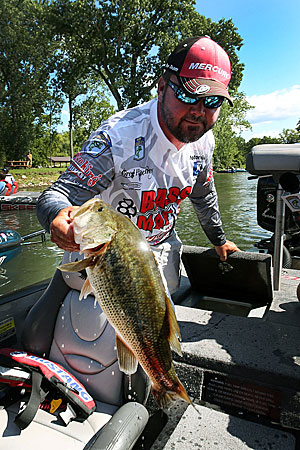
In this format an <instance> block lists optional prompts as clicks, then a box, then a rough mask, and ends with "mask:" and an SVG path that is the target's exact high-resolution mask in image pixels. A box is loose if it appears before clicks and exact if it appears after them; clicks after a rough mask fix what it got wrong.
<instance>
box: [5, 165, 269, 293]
mask: <svg viewBox="0 0 300 450" xmlns="http://www.w3.org/2000/svg"><path fill="white" fill-rule="evenodd" d="M248 176H249V174H248V173H245V172H240V173H234V174H225V173H224V174H223V173H222V174H215V182H216V187H217V191H218V196H219V205H220V210H221V215H222V220H223V225H224V229H225V232H226V235H227V239H229V240H231V241H234V242H235V243H236V244H237V245H238V247H239V248H240V249H241V250H249V249H250V248H251V247H253V244H254V243H255V242H257V241H259V240H260V239H262V238H266V237H268V236H270V233H268V232H266V231H265V230H263V229H262V228H261V227H259V226H258V225H257V221H256V187H257V181H256V180H248ZM5 229H13V230H16V231H18V232H19V233H20V234H21V236H24V235H26V234H29V233H32V232H34V231H37V230H40V229H41V225H40V224H39V222H38V220H37V218H36V215H35V211H30V210H29V211H27V210H24V211H0V230H5ZM176 229H177V231H178V234H179V236H180V238H181V240H182V241H183V243H184V244H187V245H200V246H204V247H209V246H211V244H210V242H209V240H208V239H207V238H206V236H205V234H204V233H203V231H202V229H201V227H200V225H199V222H198V220H197V217H196V215H195V213H194V210H193V207H192V205H191V203H190V201H189V200H185V201H183V202H182V203H181V213H180V216H179V219H178V222H177V226H176ZM31 242H33V243H30V244H27V243H25V244H23V245H22V246H21V249H20V252H19V253H18V255H17V256H15V257H14V258H12V259H11V260H10V261H8V262H7V263H5V264H3V265H2V266H0V296H2V295H4V294H6V293H9V292H12V291H14V290H17V289H20V288H23V287H25V286H27V285H29V284H32V283H36V282H39V281H42V280H44V279H46V278H50V277H51V276H52V275H53V273H54V271H55V268H56V266H57V265H58V264H59V263H60V261H61V258H62V255H63V251H62V250H60V249H59V248H58V247H57V246H56V245H54V244H53V243H52V242H51V241H50V239H49V235H48V234H47V235H46V242H43V243H42V242H41V239H40V238H34V239H32V241H31Z"/></svg>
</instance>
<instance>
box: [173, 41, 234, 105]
mask: <svg viewBox="0 0 300 450" xmlns="http://www.w3.org/2000/svg"><path fill="white" fill-rule="evenodd" d="M165 67H166V68H167V69H169V70H171V71H172V72H174V73H175V74H176V75H177V77H178V80H179V82H180V84H181V86H182V87H183V89H184V90H185V91H186V92H187V93H189V94H193V95H200V96H205V95H206V96H207V95H220V96H223V97H226V98H227V99H228V101H229V103H230V104H232V99H231V98H230V95H229V93H228V90H227V87H228V83H229V81H230V78H231V65H230V60H229V57H228V55H227V53H226V52H225V50H224V49H223V48H222V47H221V46H220V45H219V44H217V43H216V42H215V41H213V40H212V39H210V38H209V37H208V36H205V37H199V36H197V37H191V38H188V39H185V40H184V41H183V42H181V43H180V44H179V45H178V46H177V47H176V48H175V50H174V51H173V52H172V53H171V55H170V56H169V58H168V61H167V63H166V66H165Z"/></svg>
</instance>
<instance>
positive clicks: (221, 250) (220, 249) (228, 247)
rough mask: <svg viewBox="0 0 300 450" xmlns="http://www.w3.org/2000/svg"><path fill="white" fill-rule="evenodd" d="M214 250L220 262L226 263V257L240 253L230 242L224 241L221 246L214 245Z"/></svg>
mask: <svg viewBox="0 0 300 450" xmlns="http://www.w3.org/2000/svg"><path fill="white" fill-rule="evenodd" d="M215 249H216V252H217V254H218V256H219V258H220V260H221V261H222V262H224V261H226V259H227V255H230V254H231V253H234V252H240V251H241V250H240V249H239V248H238V247H237V246H236V245H235V243H234V242H231V241H226V242H225V244H223V245H215Z"/></svg>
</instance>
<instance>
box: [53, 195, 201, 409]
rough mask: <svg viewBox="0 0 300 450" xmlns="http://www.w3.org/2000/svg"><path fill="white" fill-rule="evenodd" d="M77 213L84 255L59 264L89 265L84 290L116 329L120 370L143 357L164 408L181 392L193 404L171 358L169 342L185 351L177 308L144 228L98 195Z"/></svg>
mask: <svg viewBox="0 0 300 450" xmlns="http://www.w3.org/2000/svg"><path fill="white" fill-rule="evenodd" d="M72 216H73V226H74V236H75V240H76V242H77V243H78V244H80V248H81V250H82V251H83V252H84V255H85V259H84V260H82V261H78V262H75V263H70V264H65V265H63V266H60V268H61V270H66V271H79V270H82V269H83V268H85V269H86V271H87V275H88V278H87V281H86V283H85V285H84V286H83V289H82V293H81V295H82V296H84V297H86V296H87V295H88V294H89V293H91V292H92V293H93V294H94V295H95V298H96V299H97V301H98V302H99V304H100V305H101V307H102V309H103V311H104V312H105V314H106V316H107V319H108V321H109V322H110V323H111V325H112V326H113V327H114V328H115V331H116V340H117V351H118V359H119V365H120V369H121V370H123V371H124V372H125V373H134V371H135V370H136V365H137V361H138V362H139V363H140V364H141V366H142V367H143V369H144V370H145V372H146V373H147V375H148V376H149V378H150V380H151V381H152V392H153V394H154V397H155V399H156V401H157V403H158V404H159V406H161V407H165V406H167V405H168V404H169V403H170V402H171V400H173V399H174V398H175V397H176V396H177V397H181V398H183V399H184V400H186V401H188V402H189V403H191V404H192V402H191V400H190V399H189V397H188V395H187V393H186V391H185V389H184V387H183V386H182V384H181V383H180V381H179V379H178V378H177V375H176V372H175V369H174V366H173V362H172V355H171V348H170V345H171V346H172V348H173V349H174V350H175V351H177V352H178V353H180V344H179V342H178V337H177V336H176V334H178V335H179V327H178V324H177V321H176V317H175V313H174V310H173V308H172V306H171V303H170V300H169V299H168V297H167V295H166V292H165V288H164V284H163V281H162V278H161V275H160V272H159V269H158V267H157V263H156V261H155V258H154V256H153V253H152V251H151V250H150V247H149V245H148V243H147V242H146V240H145V239H144V237H143V236H142V234H141V232H140V230H139V229H138V228H137V227H136V226H135V225H134V224H133V223H132V222H131V221H130V220H129V219H128V218H127V217H125V216H123V215H122V214H120V213H118V212H117V211H115V210H114V209H113V208H112V207H111V206H109V205H107V204H105V203H104V202H103V201H101V200H99V199H92V200H89V201H88V202H86V203H85V204H84V205H82V206H81V207H79V208H78V209H76V210H74V211H73V213H72Z"/></svg>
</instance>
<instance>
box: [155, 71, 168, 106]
mask: <svg viewBox="0 0 300 450" xmlns="http://www.w3.org/2000/svg"><path fill="white" fill-rule="evenodd" d="M165 85H166V82H165V80H164V79H163V77H160V79H159V80H158V86H157V99H158V101H159V102H160V103H161V102H162V98H163V92H164V88H165Z"/></svg>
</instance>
